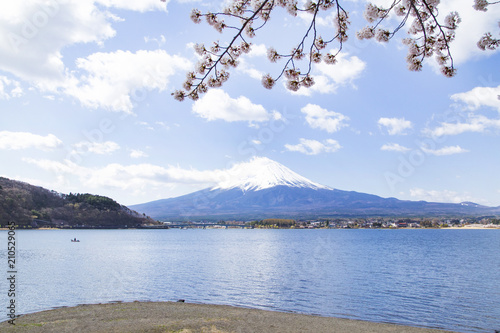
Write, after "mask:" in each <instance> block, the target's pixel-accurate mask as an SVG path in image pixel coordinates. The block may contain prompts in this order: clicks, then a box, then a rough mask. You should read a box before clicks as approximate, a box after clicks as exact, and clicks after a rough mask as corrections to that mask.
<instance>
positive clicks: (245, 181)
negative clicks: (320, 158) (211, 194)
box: [211, 157, 330, 191]
mask: <svg viewBox="0 0 500 333" xmlns="http://www.w3.org/2000/svg"><path fill="white" fill-rule="evenodd" d="M275 186H287V187H292V188H293V187H296V188H312V189H315V190H317V189H327V190H329V189H330V188H329V187H328V186H323V185H320V184H317V183H314V182H312V181H310V180H309V179H307V178H305V177H302V176H301V175H299V174H297V173H295V172H293V171H292V170H290V169H288V168H287V167H286V166H284V165H282V164H279V163H278V162H275V161H273V160H270V159H269V158H267V157H254V158H253V159H252V160H251V161H250V162H247V163H241V164H238V165H235V166H234V167H233V168H231V169H229V170H228V172H227V176H226V177H225V179H223V180H222V181H220V182H219V183H218V184H217V185H216V186H214V187H212V188H211V190H230V189H236V188H239V189H241V190H243V191H249V190H252V191H260V190H263V189H266V188H271V187H275Z"/></svg>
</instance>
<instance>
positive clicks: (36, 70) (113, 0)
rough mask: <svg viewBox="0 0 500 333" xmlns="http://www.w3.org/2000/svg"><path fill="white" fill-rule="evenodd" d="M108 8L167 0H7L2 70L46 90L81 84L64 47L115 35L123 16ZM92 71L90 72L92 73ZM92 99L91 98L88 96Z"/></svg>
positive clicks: (1, 29)
mask: <svg viewBox="0 0 500 333" xmlns="http://www.w3.org/2000/svg"><path fill="white" fill-rule="evenodd" d="M109 8H116V9H125V10H134V11H139V12H145V11H152V10H160V11H166V2H161V1H157V0H145V1H134V0H81V1H73V0H30V1H28V2H16V1H13V2H6V1H4V2H3V3H2V10H1V12H0V70H3V71H5V72H8V73H11V74H13V75H15V76H17V77H18V78H20V79H22V80H25V81H27V82H29V83H30V84H32V85H33V86H35V87H36V88H38V89H40V90H41V91H51V92H56V91H58V92H64V91H65V90H66V88H67V87H68V85H77V83H76V82H75V81H77V78H75V77H74V76H73V75H72V73H71V72H70V70H69V69H68V68H67V67H66V64H64V61H63V55H62V50H63V49H65V48H67V47H69V46H72V45H75V44H82V43H96V44H98V45H102V44H103V42H104V41H105V40H107V39H109V38H112V37H114V36H115V35H116V31H115V30H114V29H113V27H112V23H114V22H117V21H123V20H122V19H121V18H119V17H117V16H116V15H114V14H112V13H111V12H109ZM169 60H170V59H169ZM168 62H169V61H167V63H168ZM125 68H127V67H125ZM92 76H93V75H92V73H91V74H90V75H89V77H92ZM94 77H95V75H94ZM146 88H149V87H147V86H146ZM73 95H75V94H73ZM88 100H89V99H88V98H86V99H84V101H83V102H85V101H88ZM118 103H123V101H119V102H118ZM108 104H109V103H108Z"/></svg>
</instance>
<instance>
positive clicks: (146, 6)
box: [97, 0, 168, 12]
mask: <svg viewBox="0 0 500 333" xmlns="http://www.w3.org/2000/svg"><path fill="white" fill-rule="evenodd" d="M97 2H98V3H99V4H101V5H103V6H106V7H114V8H118V9H127V10H133V11H137V12H147V11H152V10H161V11H166V9H167V3H168V1H165V2H162V1H157V0H141V1H137V0H97Z"/></svg>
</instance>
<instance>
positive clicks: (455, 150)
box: [421, 146, 469, 156]
mask: <svg viewBox="0 0 500 333" xmlns="http://www.w3.org/2000/svg"><path fill="white" fill-rule="evenodd" d="M421 149H422V151H423V152H424V153H427V154H431V155H435V156H444V155H454V154H462V153H467V152H469V151H468V150H467V149H464V148H462V147H460V146H446V147H443V148H440V149H428V148H425V147H421Z"/></svg>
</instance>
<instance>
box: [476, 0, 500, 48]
mask: <svg viewBox="0 0 500 333" xmlns="http://www.w3.org/2000/svg"><path fill="white" fill-rule="evenodd" d="M499 3H500V1H495V2H488V1H486V0H475V1H474V6H473V7H474V9H475V10H478V11H482V12H485V11H487V10H488V6H489V5H496V4H499ZM498 27H499V28H500V21H499V22H498ZM499 46H500V39H496V38H493V35H492V34H491V32H486V33H485V34H484V35H483V36H482V37H481V39H479V41H478V42H477V47H479V48H480V49H481V50H483V51H486V50H495V49H496V48H497V47H499Z"/></svg>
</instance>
